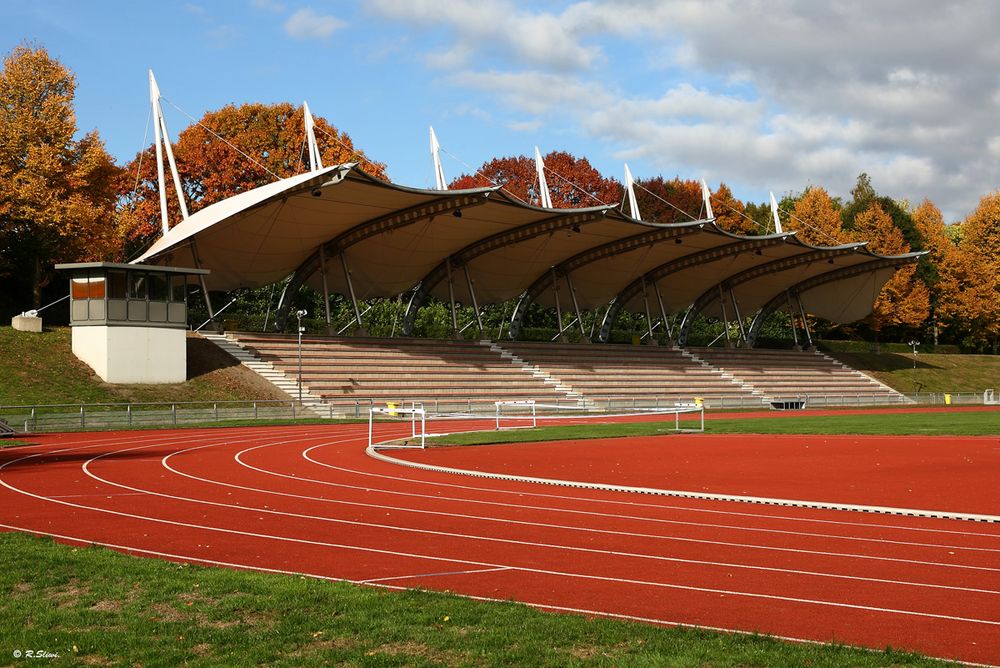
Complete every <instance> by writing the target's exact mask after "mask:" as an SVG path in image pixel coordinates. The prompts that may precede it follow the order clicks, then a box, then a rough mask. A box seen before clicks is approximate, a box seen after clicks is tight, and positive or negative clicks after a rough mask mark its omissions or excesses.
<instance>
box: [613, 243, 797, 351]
mask: <svg viewBox="0 0 1000 668" xmlns="http://www.w3.org/2000/svg"><path fill="white" fill-rule="evenodd" d="M792 234H794V233H792ZM792 234H775V235H768V236H764V237H754V238H751V239H744V240H742V241H737V242H736V243H731V244H726V245H725V246H718V247H716V248H709V249H708V250H703V251H698V252H697V253H691V254H689V255H684V256H683V257H679V258H677V259H675V260H671V261H670V262H664V263H663V264H661V265H660V266H658V267H655V268H653V269H650V270H649V271H648V272H646V273H645V274H644V275H643V276H640V277H639V278H637V279H635V280H634V281H632V282H631V283H629V284H628V285H627V286H625V288H623V289H622V291H621V292H619V293H618V294H617V295H615V297H614V299H613V300H612V301H611V302H610V303H609V304H608V310H607V312H606V313H605V314H604V320H603V321H602V322H601V331H600V333H599V334H598V338H597V340H598V341H600V342H601V343H607V342H608V338H609V337H610V335H611V327H612V325H613V324H614V322H615V320H616V319H617V318H618V314H619V313H621V310H622V309H623V308H624V307H625V304H627V303H628V302H629V301H630V300H631V299H632V298H633V297H635V296H636V295H637V294H639V293H640V292H641V291H642V286H643V285H644V284H645V285H651V284H654V283H656V282H658V281H660V280H662V279H664V278H666V277H667V276H669V275H670V274H675V273H677V272H679V271H683V270H685V269H688V268H690V267H694V266H697V265H702V264H708V263H710V262H715V261H717V260H724V259H726V258H728V257H732V256H734V255H739V254H740V253H743V252H746V251H752V250H759V249H761V248H766V247H768V246H776V245H778V244H781V243H784V242H785V240H786V239H787V238H788V237H790V236H792Z"/></svg>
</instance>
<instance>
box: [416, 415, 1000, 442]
mask: <svg viewBox="0 0 1000 668" xmlns="http://www.w3.org/2000/svg"><path fill="white" fill-rule="evenodd" d="M694 424H695V422H694V421H693V420H691V419H682V420H681V427H682V428H684V427H685V426H694ZM673 425H674V421H673V418H672V417H671V418H668V419H667V420H666V421H664V422H615V423H598V422H595V423H594V424H581V425H569V426H561V427H538V428H537V429H516V430H510V431H488V432H472V433H467V434H451V435H448V436H438V437H434V438H430V439H427V443H428V444H429V445H486V444H492V443H524V442H537V441H565V440H574V439H585V438H616V437H627V436H662V435H665V434H672V433H676V432H674V431H673ZM705 433H710V434H863V435H892V434H899V435H940V436H995V435H997V434H1000V412H996V411H984V412H962V413H958V412H955V413H946V412H931V413H877V414H866V415H824V416H803V417H786V416H782V417H780V418H744V419H739V418H731V419H726V418H720V419H714V420H706V422H705Z"/></svg>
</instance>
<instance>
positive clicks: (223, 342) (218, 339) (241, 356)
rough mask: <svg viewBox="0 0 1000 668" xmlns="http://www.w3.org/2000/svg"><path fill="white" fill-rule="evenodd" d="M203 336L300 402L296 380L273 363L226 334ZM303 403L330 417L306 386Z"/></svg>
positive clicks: (306, 407) (324, 406)
mask: <svg viewBox="0 0 1000 668" xmlns="http://www.w3.org/2000/svg"><path fill="white" fill-rule="evenodd" d="M202 336H203V337H204V338H206V339H208V340H209V341H211V342H212V343H214V344H215V345H217V346H219V348H222V350H224V351H226V352H227V353H229V354H230V355H232V356H233V357H235V358H236V360H237V361H238V362H239V363H240V364H242V365H243V366H245V367H246V368H248V369H250V370H251V371H253V372H254V373H256V374H257V375H258V376H260V377H261V378H263V379H264V380H266V381H267V382H269V383H271V384H272V385H274V386H275V387H277V388H278V389H279V390H281V391H282V392H284V393H285V394H287V395H288V396H289V397H290V398H292V399H294V400H295V401H298V400H299V385H298V383H297V382H296V380H295V378H289V377H288V375H287V374H285V373H284V372H283V371H281V370H279V369H276V368H275V367H274V365H273V364H272V363H270V362H265V361H262V360H261V359H260V357H258V356H257V355H256V354H255V353H253V352H251V351H249V350H247V349H246V348H244V347H243V346H242V345H240V343H239V341H237V340H234V339H231V338H229V336H227V335H225V334H202ZM301 403H302V407H303V408H305V409H306V410H308V411H310V412H312V413H313V414H314V415H316V416H317V417H329V412H328V411H327V409H326V405H325V404H324V403H323V401H322V400H321V399H320V398H319V397H317V396H315V395H313V394H310V392H309V388H308V387H307V386H306V385H303V386H302V402H301Z"/></svg>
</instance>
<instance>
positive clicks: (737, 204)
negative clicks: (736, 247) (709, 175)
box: [712, 183, 764, 236]
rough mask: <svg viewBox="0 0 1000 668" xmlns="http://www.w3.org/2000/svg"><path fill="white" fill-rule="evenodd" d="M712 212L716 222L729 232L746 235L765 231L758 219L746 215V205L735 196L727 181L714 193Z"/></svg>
mask: <svg viewBox="0 0 1000 668" xmlns="http://www.w3.org/2000/svg"><path fill="white" fill-rule="evenodd" d="M712 213H714V214H715V223H716V224H717V225H718V226H719V227H721V228H722V229H724V230H725V231H727V232H732V233H733V234H742V235H745V236H753V235H758V234H762V233H763V232H764V230H763V229H762V228H761V227H760V225H758V224H757V221H755V220H754V219H753V218H751V217H750V216H748V215H746V206H745V205H744V204H743V202H741V201H740V200H738V199H736V198H735V197H733V191H732V190H730V189H729V186H727V185H726V184H725V183H720V184H719V188H718V190H716V191H715V192H714V193H712Z"/></svg>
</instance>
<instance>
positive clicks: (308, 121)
mask: <svg viewBox="0 0 1000 668" xmlns="http://www.w3.org/2000/svg"><path fill="white" fill-rule="evenodd" d="M302 120H303V123H304V124H305V127H306V144H307V145H308V149H309V150H308V152H309V171H315V170H317V169H322V168H323V161H322V160H321V158H320V153H319V144H317V143H316V128H315V123H314V121H313V116H312V112H310V111H309V103H308V102H303V103H302Z"/></svg>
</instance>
